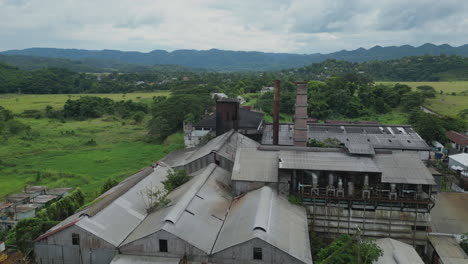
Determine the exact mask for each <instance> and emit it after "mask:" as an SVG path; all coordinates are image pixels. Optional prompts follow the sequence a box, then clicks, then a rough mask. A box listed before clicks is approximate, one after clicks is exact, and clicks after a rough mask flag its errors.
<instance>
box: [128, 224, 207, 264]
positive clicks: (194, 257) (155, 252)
mask: <svg viewBox="0 0 468 264" xmlns="http://www.w3.org/2000/svg"><path fill="white" fill-rule="evenodd" d="M194 228H196V227H194ZM159 239H166V240H167V249H168V252H160V251H159ZM120 252H121V253H122V254H129V255H147V256H160V257H169V258H182V257H183V256H184V255H187V257H188V260H189V261H200V262H202V261H204V262H206V261H208V255H207V253H205V252H203V251H202V250H200V249H198V248H196V247H194V246H192V245H191V244H189V243H187V242H186V241H184V240H182V239H180V238H178V237H176V236H174V235H172V234H171V233H168V232H166V231H164V230H161V231H158V232H156V233H154V234H151V235H149V236H147V237H144V238H142V239H139V240H137V241H133V242H132V243H129V244H127V245H124V246H122V247H120Z"/></svg>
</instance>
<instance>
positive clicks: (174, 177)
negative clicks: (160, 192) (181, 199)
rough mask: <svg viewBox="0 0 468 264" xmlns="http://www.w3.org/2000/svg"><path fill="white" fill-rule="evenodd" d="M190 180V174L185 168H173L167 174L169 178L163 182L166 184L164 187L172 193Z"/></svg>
mask: <svg viewBox="0 0 468 264" xmlns="http://www.w3.org/2000/svg"><path fill="white" fill-rule="evenodd" d="M189 180H190V176H188V175H187V172H186V171H185V170H173V171H170V172H169V173H168V174H167V178H166V180H164V181H163V182H162V184H164V189H166V191H167V192H168V193H170V192H172V191H173V190H174V189H176V188H177V187H179V186H181V185H182V184H184V183H186V182H188V181H189Z"/></svg>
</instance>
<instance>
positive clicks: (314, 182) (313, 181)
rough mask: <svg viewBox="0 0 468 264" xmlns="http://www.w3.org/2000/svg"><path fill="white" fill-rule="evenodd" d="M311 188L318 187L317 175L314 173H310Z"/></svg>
mask: <svg viewBox="0 0 468 264" xmlns="http://www.w3.org/2000/svg"><path fill="white" fill-rule="evenodd" d="M312 187H314V188H317V187H318V175H317V173H315V172H312Z"/></svg>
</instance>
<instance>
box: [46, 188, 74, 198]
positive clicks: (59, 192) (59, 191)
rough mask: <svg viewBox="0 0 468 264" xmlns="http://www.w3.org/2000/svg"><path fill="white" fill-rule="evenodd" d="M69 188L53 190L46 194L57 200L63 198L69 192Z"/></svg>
mask: <svg viewBox="0 0 468 264" xmlns="http://www.w3.org/2000/svg"><path fill="white" fill-rule="evenodd" d="M70 190H71V188H55V189H50V190H48V191H47V194H50V195H55V196H58V197H59V198H62V197H65V196H67V195H68V193H69V192H70Z"/></svg>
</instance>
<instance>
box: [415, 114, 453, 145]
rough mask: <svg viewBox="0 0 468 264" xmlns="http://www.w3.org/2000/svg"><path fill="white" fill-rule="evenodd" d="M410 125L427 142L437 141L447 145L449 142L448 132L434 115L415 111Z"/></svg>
mask: <svg viewBox="0 0 468 264" xmlns="http://www.w3.org/2000/svg"><path fill="white" fill-rule="evenodd" d="M409 123H410V124H411V125H412V126H413V128H414V130H416V132H418V134H419V135H420V136H421V137H422V138H423V139H424V140H426V142H432V141H434V140H436V141H439V142H441V143H445V142H446V141H447V136H446V133H447V130H446V129H445V128H444V125H443V122H442V121H441V119H440V118H438V117H437V116H435V115H433V114H429V113H424V112H422V111H414V112H412V113H411V114H410V116H409Z"/></svg>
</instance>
